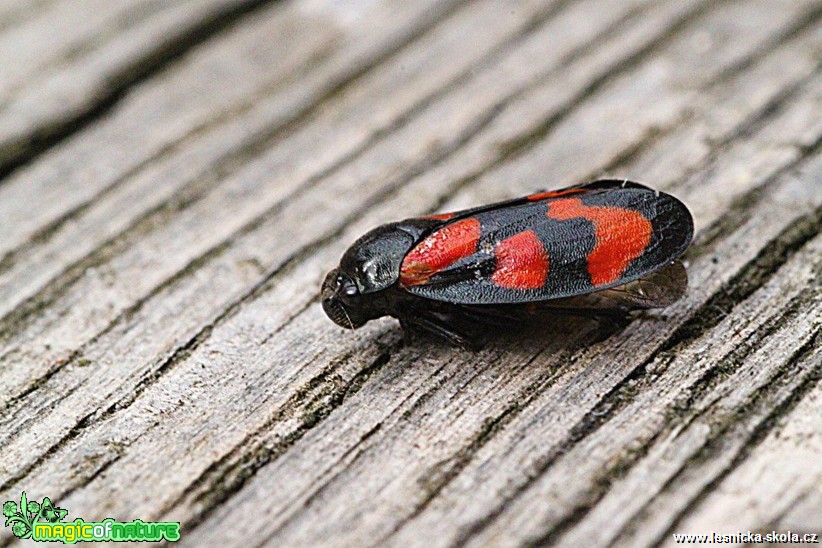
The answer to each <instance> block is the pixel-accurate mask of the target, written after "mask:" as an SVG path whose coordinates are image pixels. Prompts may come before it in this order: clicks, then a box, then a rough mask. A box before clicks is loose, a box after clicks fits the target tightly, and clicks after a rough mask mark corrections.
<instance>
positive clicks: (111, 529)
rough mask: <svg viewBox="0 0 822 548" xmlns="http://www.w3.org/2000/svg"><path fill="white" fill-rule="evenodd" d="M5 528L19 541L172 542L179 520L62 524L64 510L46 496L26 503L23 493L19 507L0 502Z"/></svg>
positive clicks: (110, 520) (177, 531)
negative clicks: (9, 528) (39, 500)
mask: <svg viewBox="0 0 822 548" xmlns="http://www.w3.org/2000/svg"><path fill="white" fill-rule="evenodd" d="M3 515H4V516H5V517H6V527H11V532H12V533H13V534H14V536H16V537H17V538H20V539H31V540H36V541H50V542H54V541H57V542H63V543H68V544H74V543H75V542H135V541H138V542H139V541H148V542H160V541H164V540H165V541H169V542H176V541H178V540H180V522H179V521H167V522H162V521H142V520H139V519H136V520H134V521H129V522H121V521H115V520H113V519H112V518H106V519H104V520H103V521H100V522H91V521H85V520H83V519H82V518H77V519H75V520H74V521H69V522H65V523H64V522H63V519H65V517H66V516H67V515H68V510H66V509H64V508H58V507H57V506H54V504H52V502H51V500H50V499H49V498H48V497H46V498H44V499H43V502H37V501H29V500H28V499H27V498H26V492H25V491H23V494H22V495H21V496H20V505H19V506H18V505H17V503H16V502H14V501H7V502H5V503H3Z"/></svg>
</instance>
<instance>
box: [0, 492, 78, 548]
mask: <svg viewBox="0 0 822 548" xmlns="http://www.w3.org/2000/svg"><path fill="white" fill-rule="evenodd" d="M3 515H4V516H5V517H6V527H9V526H11V532H12V533H13V534H14V536H16V537H17V538H21V539H26V538H29V537H31V533H32V531H33V530H34V524H35V523H37V522H38V521H47V522H50V523H57V522H59V521H62V520H63V518H65V517H66V516H67V515H68V510H66V509H64V508H58V507H57V506H54V504H52V502H51V500H49V498H48V497H46V498H44V499H43V502H42V503H38V502H36V501H31V502H29V501H28V500H27V499H26V492H25V491H23V494H22V495H21V496H20V506H17V503H16V502H13V501H7V502H5V503H3Z"/></svg>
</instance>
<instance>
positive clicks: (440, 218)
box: [422, 213, 456, 221]
mask: <svg viewBox="0 0 822 548" xmlns="http://www.w3.org/2000/svg"><path fill="white" fill-rule="evenodd" d="M454 215H456V213H437V214H436V215H426V216H425V217H422V218H423V219H427V220H429V221H447V220H448V219H453V218H454Z"/></svg>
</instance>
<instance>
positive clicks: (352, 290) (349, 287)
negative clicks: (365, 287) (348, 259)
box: [343, 282, 359, 297]
mask: <svg viewBox="0 0 822 548" xmlns="http://www.w3.org/2000/svg"><path fill="white" fill-rule="evenodd" d="M343 293H345V295H346V296H347V297H354V296H355V295H356V294H357V293H359V290H358V289H357V286H356V285H354V284H353V283H351V282H348V283H347V284H345V285H344V286H343Z"/></svg>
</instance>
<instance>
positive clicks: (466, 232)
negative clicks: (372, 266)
mask: <svg viewBox="0 0 822 548" xmlns="http://www.w3.org/2000/svg"><path fill="white" fill-rule="evenodd" d="M480 231H481V228H480V222H479V221H478V220H477V219H471V218H469V219H462V220H459V221H456V222H454V223H451V224H447V225H445V226H444V227H442V228H440V229H439V230H436V231H434V232H432V233H431V234H430V235H429V236H428V237H427V238H425V239H424V240H423V241H421V242H420V243H418V244H417V245H416V247H414V249H412V250H411V251H410V252H409V253H408V255H406V256H405V259H403V261H402V265H401V266H400V283H401V284H403V285H405V286H410V285H420V284H424V283H426V282H427V281H428V278H430V277H431V276H432V275H434V274H436V273H437V272H441V271H442V270H444V269H446V268H448V267H449V266H451V265H452V264H454V263H455V262H457V261H459V260H460V259H462V258H464V257H468V256H469V255H471V254H472V253H474V252H475V251H476V250H477V242H479V238H480Z"/></svg>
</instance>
